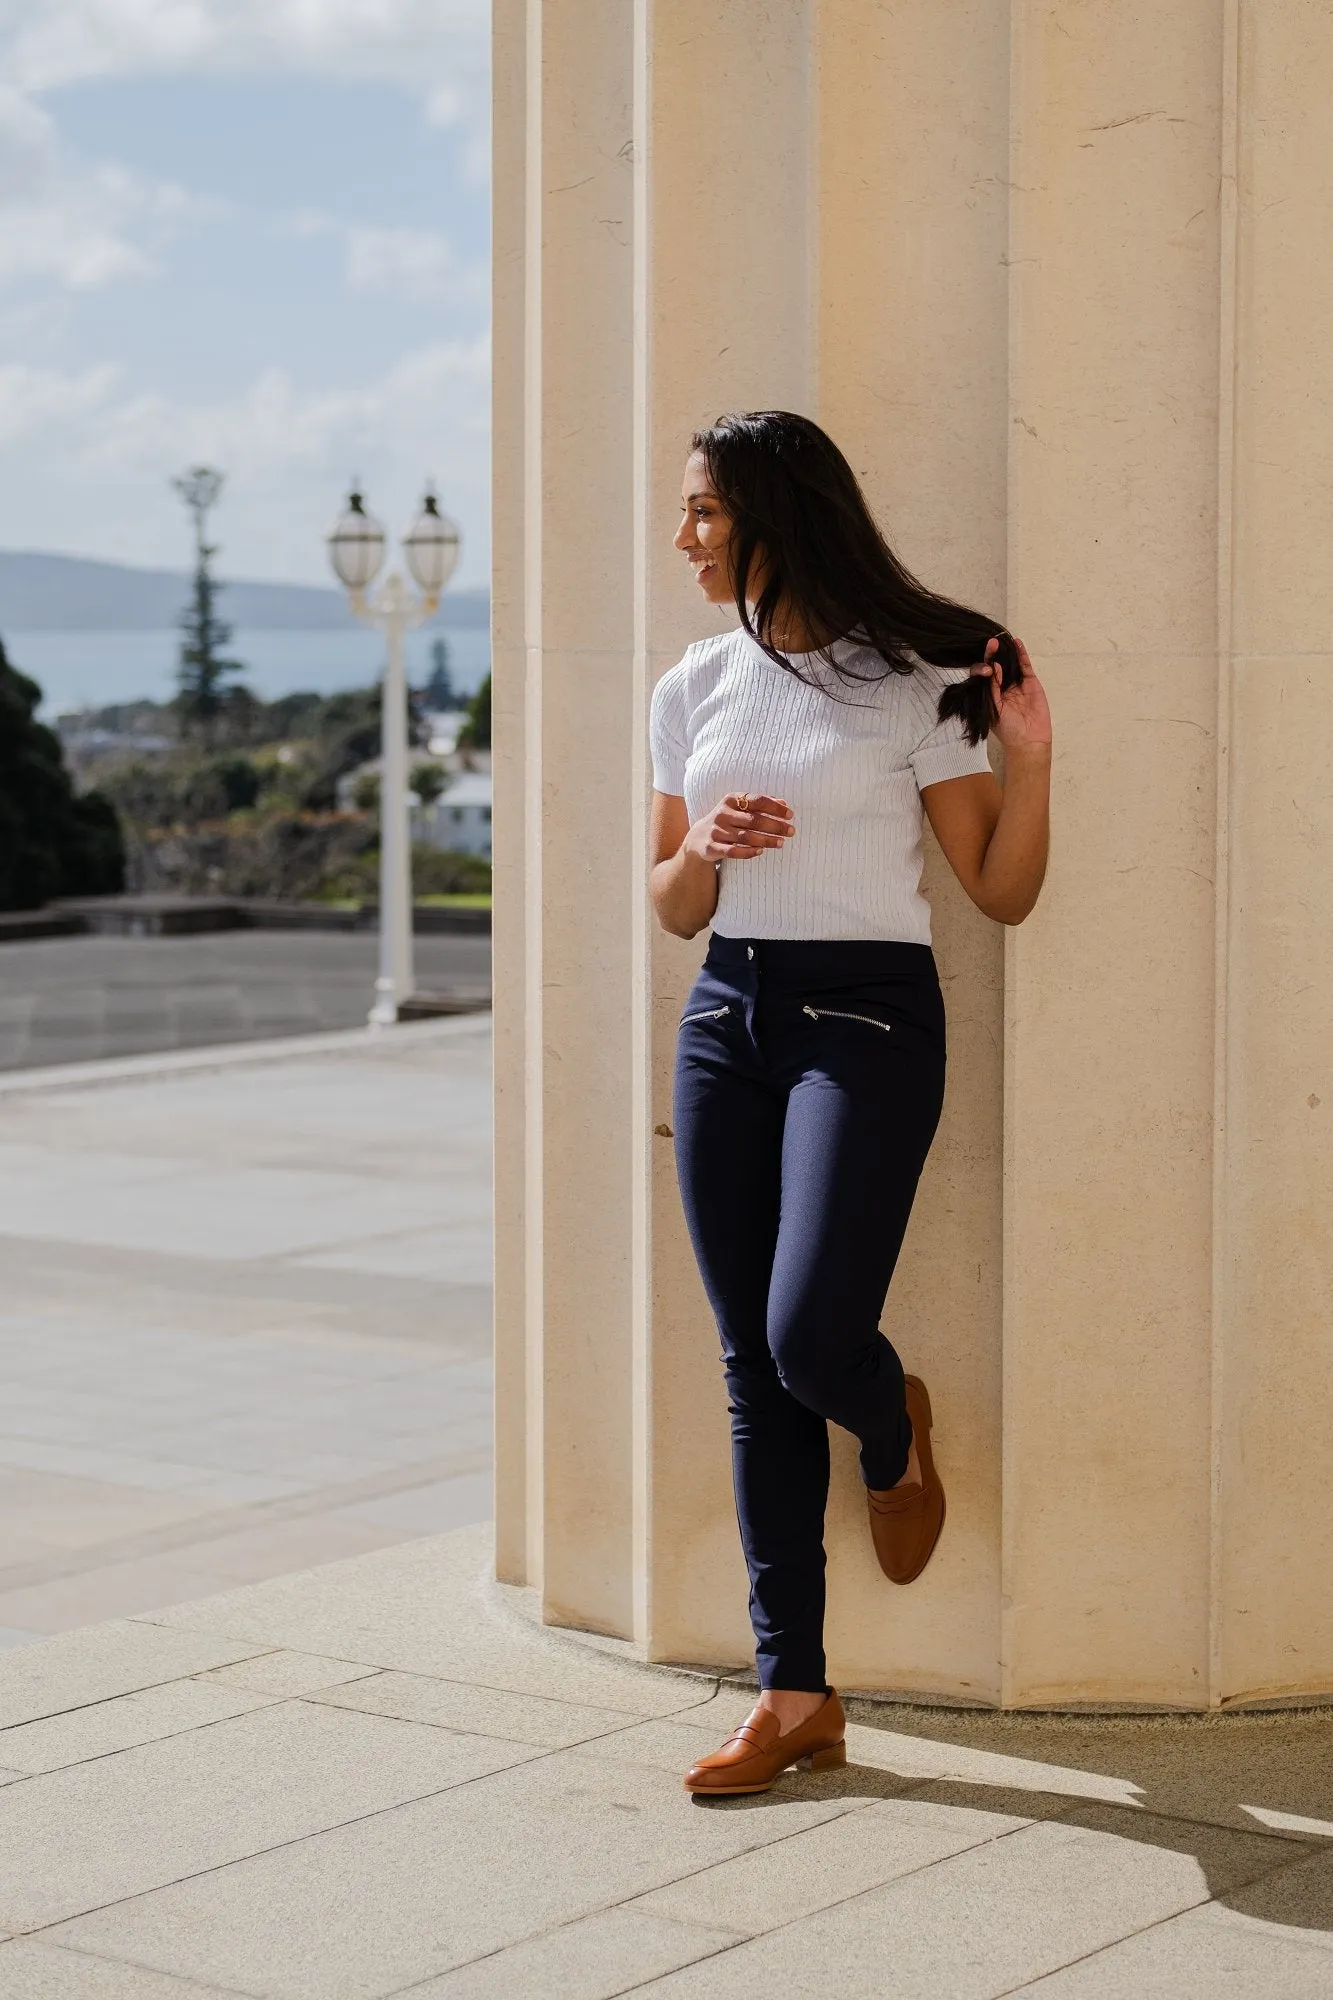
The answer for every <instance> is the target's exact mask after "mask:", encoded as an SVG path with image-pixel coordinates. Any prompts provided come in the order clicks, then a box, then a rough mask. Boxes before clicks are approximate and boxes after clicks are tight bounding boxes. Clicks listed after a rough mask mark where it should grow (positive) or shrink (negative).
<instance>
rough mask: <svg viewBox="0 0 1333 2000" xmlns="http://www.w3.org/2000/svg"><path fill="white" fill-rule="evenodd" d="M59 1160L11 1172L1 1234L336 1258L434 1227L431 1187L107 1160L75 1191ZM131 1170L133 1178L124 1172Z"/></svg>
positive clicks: (196, 1252) (344, 1176)
mask: <svg viewBox="0 0 1333 2000" xmlns="http://www.w3.org/2000/svg"><path fill="white" fill-rule="evenodd" d="M66 1158H67V1155H66V1154H64V1153H63V1152H62V1153H60V1154H59V1155H58V1156H56V1157H55V1158H54V1159H51V1160H49V1161H47V1162H43V1163H42V1165H43V1167H44V1169H45V1171H44V1172H43V1173H42V1174H37V1173H35V1172H34V1171H33V1169H32V1167H31V1166H29V1167H28V1168H27V1169H25V1170H24V1172H23V1173H22V1174H20V1173H19V1172H18V1171H17V1169H16V1168H15V1166H14V1165H12V1164H10V1165H7V1166H6V1163H4V1162H2V1161H0V1167H4V1168H5V1181H6V1188H7V1194H6V1205H5V1218H4V1220H5V1233H6V1234H8V1235H13V1236H25V1237H28V1238H37V1239H41V1238H46V1239H47V1240H51V1239H55V1240H57V1241H61V1242H67V1241H68V1242H77V1243H86V1244H101V1245H107V1246H113V1247H116V1248H121V1247H124V1248H128V1249H137V1250H147V1251H162V1252H169V1253H173V1254H175V1255H178V1256H179V1255H185V1256H205V1257H214V1258H223V1259H233V1260H235V1259H247V1260H249V1259H253V1258H260V1257H281V1256H292V1255H294V1254H295V1253H297V1252H299V1251H305V1252H311V1251H315V1250H320V1249H325V1248H327V1249H329V1250H334V1249H336V1248H337V1247H338V1246H340V1245H341V1244H342V1243H344V1242H345V1241H346V1240H347V1239H348V1238H349V1237H353V1238H363V1239H364V1238H369V1237H373V1236H375V1235H377V1234H379V1233H383V1234H385V1235H392V1234H395V1233H396V1232H397V1231H399V1230H402V1229H403V1228H404V1227H405V1226H407V1225H409V1224H415V1225H416V1226H417V1227H418V1228H422V1229H425V1228H428V1227H429V1226H430V1225H431V1224H432V1223H433V1222H434V1221H436V1220H437V1219H438V1217H439V1213H440V1197H439V1193H438V1191H437V1190H436V1189H435V1188H434V1187H431V1186H424V1187H421V1186H413V1185H412V1184H411V1183H408V1182H406V1181H399V1182H386V1181H383V1180H380V1179H377V1178H374V1177H372V1176H370V1175H366V1174H356V1173H349V1172H345V1171H344V1172H337V1171H333V1170H331V1169H326V1170H324V1171H322V1172H315V1171H312V1170H309V1169H307V1170H306V1171H304V1172H298V1171H296V1170H294V1169H284V1168H281V1167H258V1166H249V1167H245V1168H239V1167H238V1168H235V1169H232V1170H230V1171H229V1170H228V1169H227V1168H225V1167H212V1168H210V1167H205V1166H200V1167H186V1166H183V1165H182V1164H181V1162H179V1161H178V1160H171V1159H166V1158H164V1159H160V1160H151V1159H143V1158H140V1159H130V1158H129V1157H128V1156H122V1157H120V1158H112V1157H109V1156H105V1155H104V1156H102V1159H101V1161H100V1166H101V1172H100V1173H99V1174H98V1175H97V1176H92V1177H90V1178H89V1179H88V1180H87V1182H86V1184H85V1183H80V1182H77V1181H76V1182H73V1183H71V1182H70V1181H69V1180H68V1179H67V1176H66V1171H65V1162H66ZM127 1167H131V1168H132V1169H133V1173H132V1174H130V1173H127V1172H126V1168H127Z"/></svg>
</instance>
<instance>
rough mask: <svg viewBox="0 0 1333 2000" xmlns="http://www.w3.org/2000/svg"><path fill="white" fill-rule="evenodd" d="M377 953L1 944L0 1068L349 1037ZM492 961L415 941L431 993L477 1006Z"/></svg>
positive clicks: (222, 941) (279, 937)
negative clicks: (280, 1039) (330, 1031)
mask: <svg viewBox="0 0 1333 2000" xmlns="http://www.w3.org/2000/svg"><path fill="white" fill-rule="evenodd" d="M378 949H379V940H378V938H377V937H376V936H375V934H374V933H373V932H371V931H345V932H344V931H222V932H219V933H218V934H216V935H213V936H204V937H186V938H116V937H74V938H42V939H35V940H31V941H29V942H26V943H18V944H8V943H6V944H0V1070H6V1069H17V1068H19V1067H23V1066H27V1065H32V1064H45V1063H67V1062H91V1061H95V1060H97V1059H98V1058H100V1057H103V1056H122V1055H134V1054H137V1053H140V1052H142V1051H145V1050H150V1049H185V1048H200V1047H208V1046H214V1045H216V1044H217V1043H219V1042H238V1041H253V1040H255V1039H256V1038H262V1037H268V1036H272V1035H306V1034H313V1033H316V1032H318V1031H319V1030H320V1029H327V1028H359V1027H361V1026H362V1025H363V1024H364V1022H365V1018H366V1015H367V1014H368V1013H369V1011H370V1003H371V1000H372V999H373V998H374V985H375V958H376V953H377V951H378ZM490 964H491V941H490V938H489V937H486V936H478V937H467V936H460V937H453V936H438V935H433V934H428V935H426V936H424V937H419V938H417V939H416V970H417V981H418V984H419V985H420V986H422V987H423V988H426V989H428V990H430V991H432V992H440V993H454V994H457V995H458V996H459V997H460V998H466V999H472V998H478V997H480V998H484V997H485V996H486V995H487V994H489V992H490Z"/></svg>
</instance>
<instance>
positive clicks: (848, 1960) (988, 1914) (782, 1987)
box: [641, 1822, 1229, 2000]
mask: <svg viewBox="0 0 1333 2000" xmlns="http://www.w3.org/2000/svg"><path fill="white" fill-rule="evenodd" d="M1221 1837H1222V1838H1228V1837H1229V1836H1226V1835H1223V1836H1221ZM1207 1896H1208V1887H1207V1881H1206V1878H1205V1875H1204V1871H1203V1869H1202V1868H1201V1866H1200V1864H1199V1862H1198V1861H1197V1860H1196V1859H1195V1858H1194V1857H1193V1856H1192V1855H1182V1854H1172V1853H1165V1852H1163V1851H1161V1850H1160V1849H1156V1848H1153V1847H1150V1846H1146V1845H1141V1844H1139V1843H1138V1842H1131V1841H1127V1840H1120V1839H1117V1838H1116V1837H1115V1836H1114V1835H1111V1834H1105V1833H1096V1832H1089V1831H1087V1830H1085V1829H1083V1828H1079V1827H1069V1826H1066V1825H1063V1824H1061V1823H1053V1822H1045V1823H1040V1824H1035V1825H1031V1826H1027V1827H1022V1828H1020V1829H1019V1830H1018V1831H1017V1832H1015V1833H1010V1834H1005V1835H1002V1836H1001V1837H1000V1838H999V1839H996V1840H993V1841H988V1842H987V1843H986V1844H985V1845H984V1846H974V1847H970V1848H969V1849H968V1850H967V1851H966V1852H964V1853H962V1854H958V1855H955V1856H953V1857H952V1858H951V1859H948V1860H945V1861H941V1862H939V1863H937V1864H936V1865H935V1866H933V1867H928V1868H925V1869H923V1870H920V1871H918V1872H917V1873H915V1874H912V1875H908V1876H906V1877H904V1878H902V1879H900V1880H898V1881H895V1882H892V1883H890V1884H888V1885H887V1886H886V1887H884V1888H880V1889H873V1890H870V1891H869V1892H868V1893H866V1894H864V1895H861V1896H856V1897H853V1898H852V1899H851V1900H850V1901H848V1902H844V1903H840V1904H838V1905H837V1906H836V1907H834V1908H830V1909H826V1910H822V1911H818V1912H816V1913H815V1914H814V1915H813V1916H810V1917H807V1918H806V1919H805V1920H804V1921H803V1922H801V1923H799V1924H797V1925H795V1926H794V1927H792V1928H790V1929H786V1930H781V1931H774V1932H769V1933H767V1934H766V1935H764V1936H762V1937H759V1938H756V1939H755V1940H753V1941H752V1942H751V1943H748V1944H744V1945H739V1946H737V1947H736V1949H735V1950H734V1951H730V1952H726V1953H724V1954H722V1955H721V1956H720V1957H718V1958H715V1959H712V1960H710V1961H708V1964H707V1966H706V1968H696V1969H694V1970H686V1971H684V1972H680V1973H672V1974H669V1975H668V1976H667V1977H666V1978H665V1979H661V1980H654V1981H651V1982H650V1983H649V1984H648V1985H647V1986H645V1987H643V1988H642V1989H641V1990H642V1991H643V1992H644V1993H651V1994H653V1995H654V1996H655V2000H659V1997H660V2000H695V1996H703V1995H706V1996H707V2000H750V1996H754V2000H760V1996H763V2000H771V1996H772V1995H773V1994H774V1993H781V1994H782V1996H783V2000H827V1996H828V1991H829V1984H828V1982H829V1976H830V1967H836V1968H837V1976H838V1980H839V1986H838V1992H839V2000H883V1996H884V1994H885V1992H886V1990H888V1991H891V1992H892V1994H893V1996H894V2000H938V1996H939V1994H941V1993H947V1994H948V1995H949V2000H998V1996H1000V1995H1002V1994H1009V1993H1011V1992H1012V1991H1014V1990H1015V1989H1016V1988H1021V1987H1022V1986H1023V1985H1024V1984H1025V1983H1031V1982H1033V1981H1034V1980H1036V1979H1037V1978H1039V1977H1040V1976H1041V1975H1042V1974H1043V1973H1047V1972H1051V1971H1054V1970H1055V1969H1056V1968H1057V1967H1059V1966H1062V1965H1067V1964H1068V1963H1069V1962H1070V1961H1071V1960H1073V1959H1077V1958H1081V1957H1084V1956H1086V1955H1087V1954H1088V1953H1090V1952H1094V1951H1098V1950H1102V1949H1104V1948H1105V1947H1106V1946H1107V1945H1110V1944H1112V1943H1115V1942H1117V1941H1118V1940H1119V1939H1121V1938H1123V1937H1126V1936H1129V1935H1130V1934H1132V1933H1134V1932H1137V1931H1140V1930H1143V1929H1145V1928H1147V1927H1148V1926H1149V1925H1151V1924H1156V1923H1161V1922H1162V1921H1164V1920H1165V1919H1166V1918H1168V1917H1171V1916H1174V1915H1176V1914H1178V1913H1179V1912H1180V1911H1182V1910H1185V1909H1189V1908H1192V1907H1193V1906H1195V1905H1197V1904H1200V1903H1202V1902H1204V1901H1206V1899H1207ZM705 1973H706V1979H705V1977H704V1974H705ZM889 1980H891V1981H892V1984H891V1986H890V1985H888V1983H887V1982H888V1981H889Z"/></svg>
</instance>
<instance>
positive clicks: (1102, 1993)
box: [1015, 1903, 1333, 2000]
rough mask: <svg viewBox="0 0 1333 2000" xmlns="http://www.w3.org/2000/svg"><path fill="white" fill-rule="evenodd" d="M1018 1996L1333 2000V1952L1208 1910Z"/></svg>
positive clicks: (1299, 1935)
mask: <svg viewBox="0 0 1333 2000" xmlns="http://www.w3.org/2000/svg"><path fill="white" fill-rule="evenodd" d="M1018 1992H1019V1993H1022V1994H1024V1995H1029V1994H1030V1995H1031V1996H1032V2000H1159V1996H1160V2000H1331V1996H1333V1952H1329V1951H1328V1950H1327V1949H1321V1948H1320V1945H1319V1943H1312V1942H1311V1941H1310V1940H1309V1939H1308V1938H1307V1937H1306V1935H1305V1934H1304V1933H1303V1932H1283V1931H1281V1930H1279V1929H1278V1928H1277V1927H1276V1926H1273V1925H1268V1924H1257V1923H1253V1922H1250V1921H1249V1920H1248V1919H1246V1918H1245V1917H1243V1916H1240V1915H1238V1914H1237V1913H1236V1912H1235V1911H1234V1910H1229V1909H1226V1908H1225V1907H1224V1906H1222V1905H1221V1904H1218V1903H1210V1904H1208V1905H1207V1907H1206V1908H1204V1909H1201V1910H1187V1911H1186V1912H1185V1914H1184V1915H1183V1916H1180V1917H1173V1918H1172V1919H1171V1920H1170V1921H1169V1922H1168V1923H1164V1924H1154V1925H1153V1926H1152V1928H1151V1929H1150V1930H1146V1931H1141V1932H1140V1933H1139V1934H1138V1936H1137V1937H1131V1938H1126V1939H1125V1940H1124V1941H1123V1942H1122V1943H1120V1944H1115V1945H1110V1946H1108V1948H1107V1949H1106V1950H1105V1951H1099V1952H1096V1953H1095V1954H1094V1955H1093V1956H1092V1957H1091V1958H1084V1959H1081V1960H1080V1961H1079V1963H1078V1964H1077V1965H1069V1966H1066V1967H1065V1968H1064V1969H1063V1970H1062V1971H1060V1972H1053V1973H1051V1974H1050V1975H1049V1977H1047V1978H1045V1979H1039V1980H1037V1981H1036V1982H1035V1983H1034V1984H1033V1985H1030V1986H1023V1987H1020V1988H1019V1989H1018ZM1015 2000H1016V1996H1015Z"/></svg>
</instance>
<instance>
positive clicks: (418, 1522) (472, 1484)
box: [338, 1467, 495, 1538]
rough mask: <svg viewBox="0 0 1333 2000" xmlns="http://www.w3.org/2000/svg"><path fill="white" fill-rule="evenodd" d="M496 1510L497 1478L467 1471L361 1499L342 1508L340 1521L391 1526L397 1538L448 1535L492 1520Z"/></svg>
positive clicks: (487, 1472)
mask: <svg viewBox="0 0 1333 2000" xmlns="http://www.w3.org/2000/svg"><path fill="white" fill-rule="evenodd" d="M494 1511H495V1477H494V1474H493V1473H492V1472H491V1471H490V1469H489V1467H488V1468H487V1470H486V1471H485V1472H470V1473H465V1474H464V1475H463V1477H462V1478H460V1479H440V1480H437V1481H435V1482H434V1483H433V1484H431V1485H428V1486H414V1487H413V1488H412V1489H411V1491H410V1492H408V1493H388V1494H386V1495H385V1496H384V1498H383V1499H382V1500H362V1501H360V1502H358V1503H357V1504H356V1505H355V1506H352V1507H340V1508H339V1509H338V1519H339V1520H340V1521H365V1522H367V1523H368V1524H369V1525H370V1526H371V1527H373V1528H388V1529H391V1530H392V1531H393V1533H394V1536H395V1538H401V1537H402V1536H403V1535H445V1534H451V1533H452V1532H453V1530H454V1529H455V1528H470V1527H473V1526H474V1525H476V1524H477V1523H478V1522H483V1521H489V1520H490V1519H491V1517H492V1515H493V1514H494Z"/></svg>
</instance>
